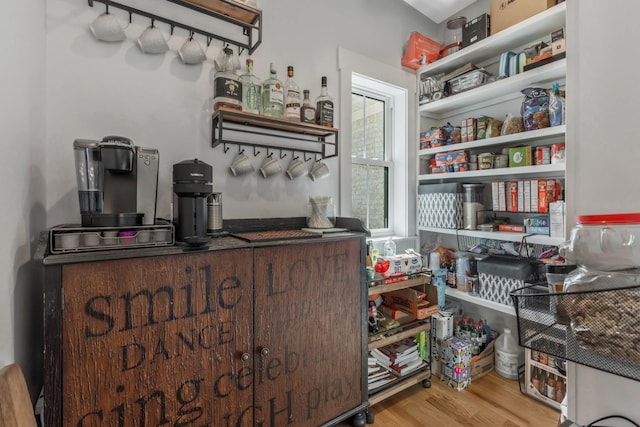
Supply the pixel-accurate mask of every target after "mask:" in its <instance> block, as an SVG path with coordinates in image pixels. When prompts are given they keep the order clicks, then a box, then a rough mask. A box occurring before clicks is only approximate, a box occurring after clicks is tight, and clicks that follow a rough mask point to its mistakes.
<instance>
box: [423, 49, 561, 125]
mask: <svg viewBox="0 0 640 427" xmlns="http://www.w3.org/2000/svg"><path fill="white" fill-rule="evenodd" d="M566 74H567V60H566V58H565V59H560V60H558V61H554V62H551V63H549V64H547V65H543V66H541V67H538V68H534V69H533V70H529V71H526V72H524V73H520V74H517V75H515V76H512V77H507V78H504V79H500V80H496V81H494V82H492V83H487V84H485V85H482V86H479V87H477V88H474V89H470V90H468V91H465V92H462V93H459V94H456V95H452V96H448V97H446V98H443V99H440V100H438V101H432V102H428V103H426V104H422V105H420V107H419V111H420V115H421V116H424V117H430V118H443V117H446V115H447V114H452V113H453V112H455V111H460V112H462V111H465V110H464V108H473V109H477V108H482V107H485V106H489V105H493V104H495V103H496V100H497V99H498V98H501V97H512V98H513V99H516V98H521V97H522V94H521V93H520V91H521V90H522V89H524V88H526V87H528V86H531V85H537V84H542V83H546V82H551V81H553V80H558V79H564V78H565V76H566ZM505 99H506V98H505Z"/></svg>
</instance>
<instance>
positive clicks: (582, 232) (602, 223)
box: [560, 213, 640, 271]
mask: <svg viewBox="0 0 640 427" xmlns="http://www.w3.org/2000/svg"><path fill="white" fill-rule="evenodd" d="M560 254H561V255H562V256H563V257H564V258H566V259H567V260H569V261H572V262H575V263H576V264H580V265H584V266H586V267H588V268H594V269H598V270H606V271H612V270H624V269H628V268H633V267H640V213H614V214H601V215H578V216H576V224H575V226H574V227H573V229H572V230H571V236H570V238H569V241H567V242H565V243H563V244H561V245H560Z"/></svg>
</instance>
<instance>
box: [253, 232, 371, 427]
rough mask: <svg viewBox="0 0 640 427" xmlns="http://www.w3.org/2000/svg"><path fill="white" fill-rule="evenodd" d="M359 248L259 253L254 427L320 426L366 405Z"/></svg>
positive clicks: (329, 245)
mask: <svg viewBox="0 0 640 427" xmlns="http://www.w3.org/2000/svg"><path fill="white" fill-rule="evenodd" d="M361 244H362V242H361V241H360V239H352V240H344V241H333V242H331V241H329V242H324V241H323V242H320V243H309V244H299V245H287V246H277V247H269V248H258V249H256V250H255V261H254V266H255V276H254V282H255V304H256V309H255V340H254V343H255V346H256V347H255V352H256V356H255V358H256V360H255V369H256V373H255V374H256V377H255V383H256V389H255V401H256V422H255V425H264V426H284V425H292V426H296V427H304V426H318V425H320V424H322V423H324V422H327V421H329V420H331V419H333V418H335V417H336V416H338V415H340V414H343V413H345V412H347V411H348V410H350V409H353V408H355V407H356V406H358V405H359V404H360V403H361V402H362V390H361V379H362V363H363V348H362V342H363V341H362V333H363V332H362V320H361V319H362V318H363V317H362V316H361V313H362V310H363V304H364V301H363V292H362V287H361V280H362V279H361V278H362V277H363V274H362V273H363V272H361V269H362V268H364V267H363V263H362V260H361ZM265 353H266V354H265Z"/></svg>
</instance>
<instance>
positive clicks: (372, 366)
mask: <svg viewBox="0 0 640 427" xmlns="http://www.w3.org/2000/svg"><path fill="white" fill-rule="evenodd" d="M368 366H369V371H368V375H367V384H368V387H369V392H370V393H371V392H372V391H375V390H377V389H379V388H380V387H382V386H384V385H386V384H388V383H390V382H391V381H393V380H395V379H396V378H397V377H396V376H395V375H394V374H392V373H391V372H389V371H388V370H387V369H386V368H385V367H384V366H382V365H381V364H380V363H379V362H378V360H377V359H376V358H375V357H373V356H371V355H369V359H368Z"/></svg>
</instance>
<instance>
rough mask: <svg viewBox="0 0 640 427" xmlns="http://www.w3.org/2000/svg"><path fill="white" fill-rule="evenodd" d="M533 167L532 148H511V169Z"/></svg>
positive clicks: (526, 146)
mask: <svg viewBox="0 0 640 427" xmlns="http://www.w3.org/2000/svg"><path fill="white" fill-rule="evenodd" d="M520 166H531V146H530V145H525V146H522V147H512V148H509V167H510V168H514V167H520Z"/></svg>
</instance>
